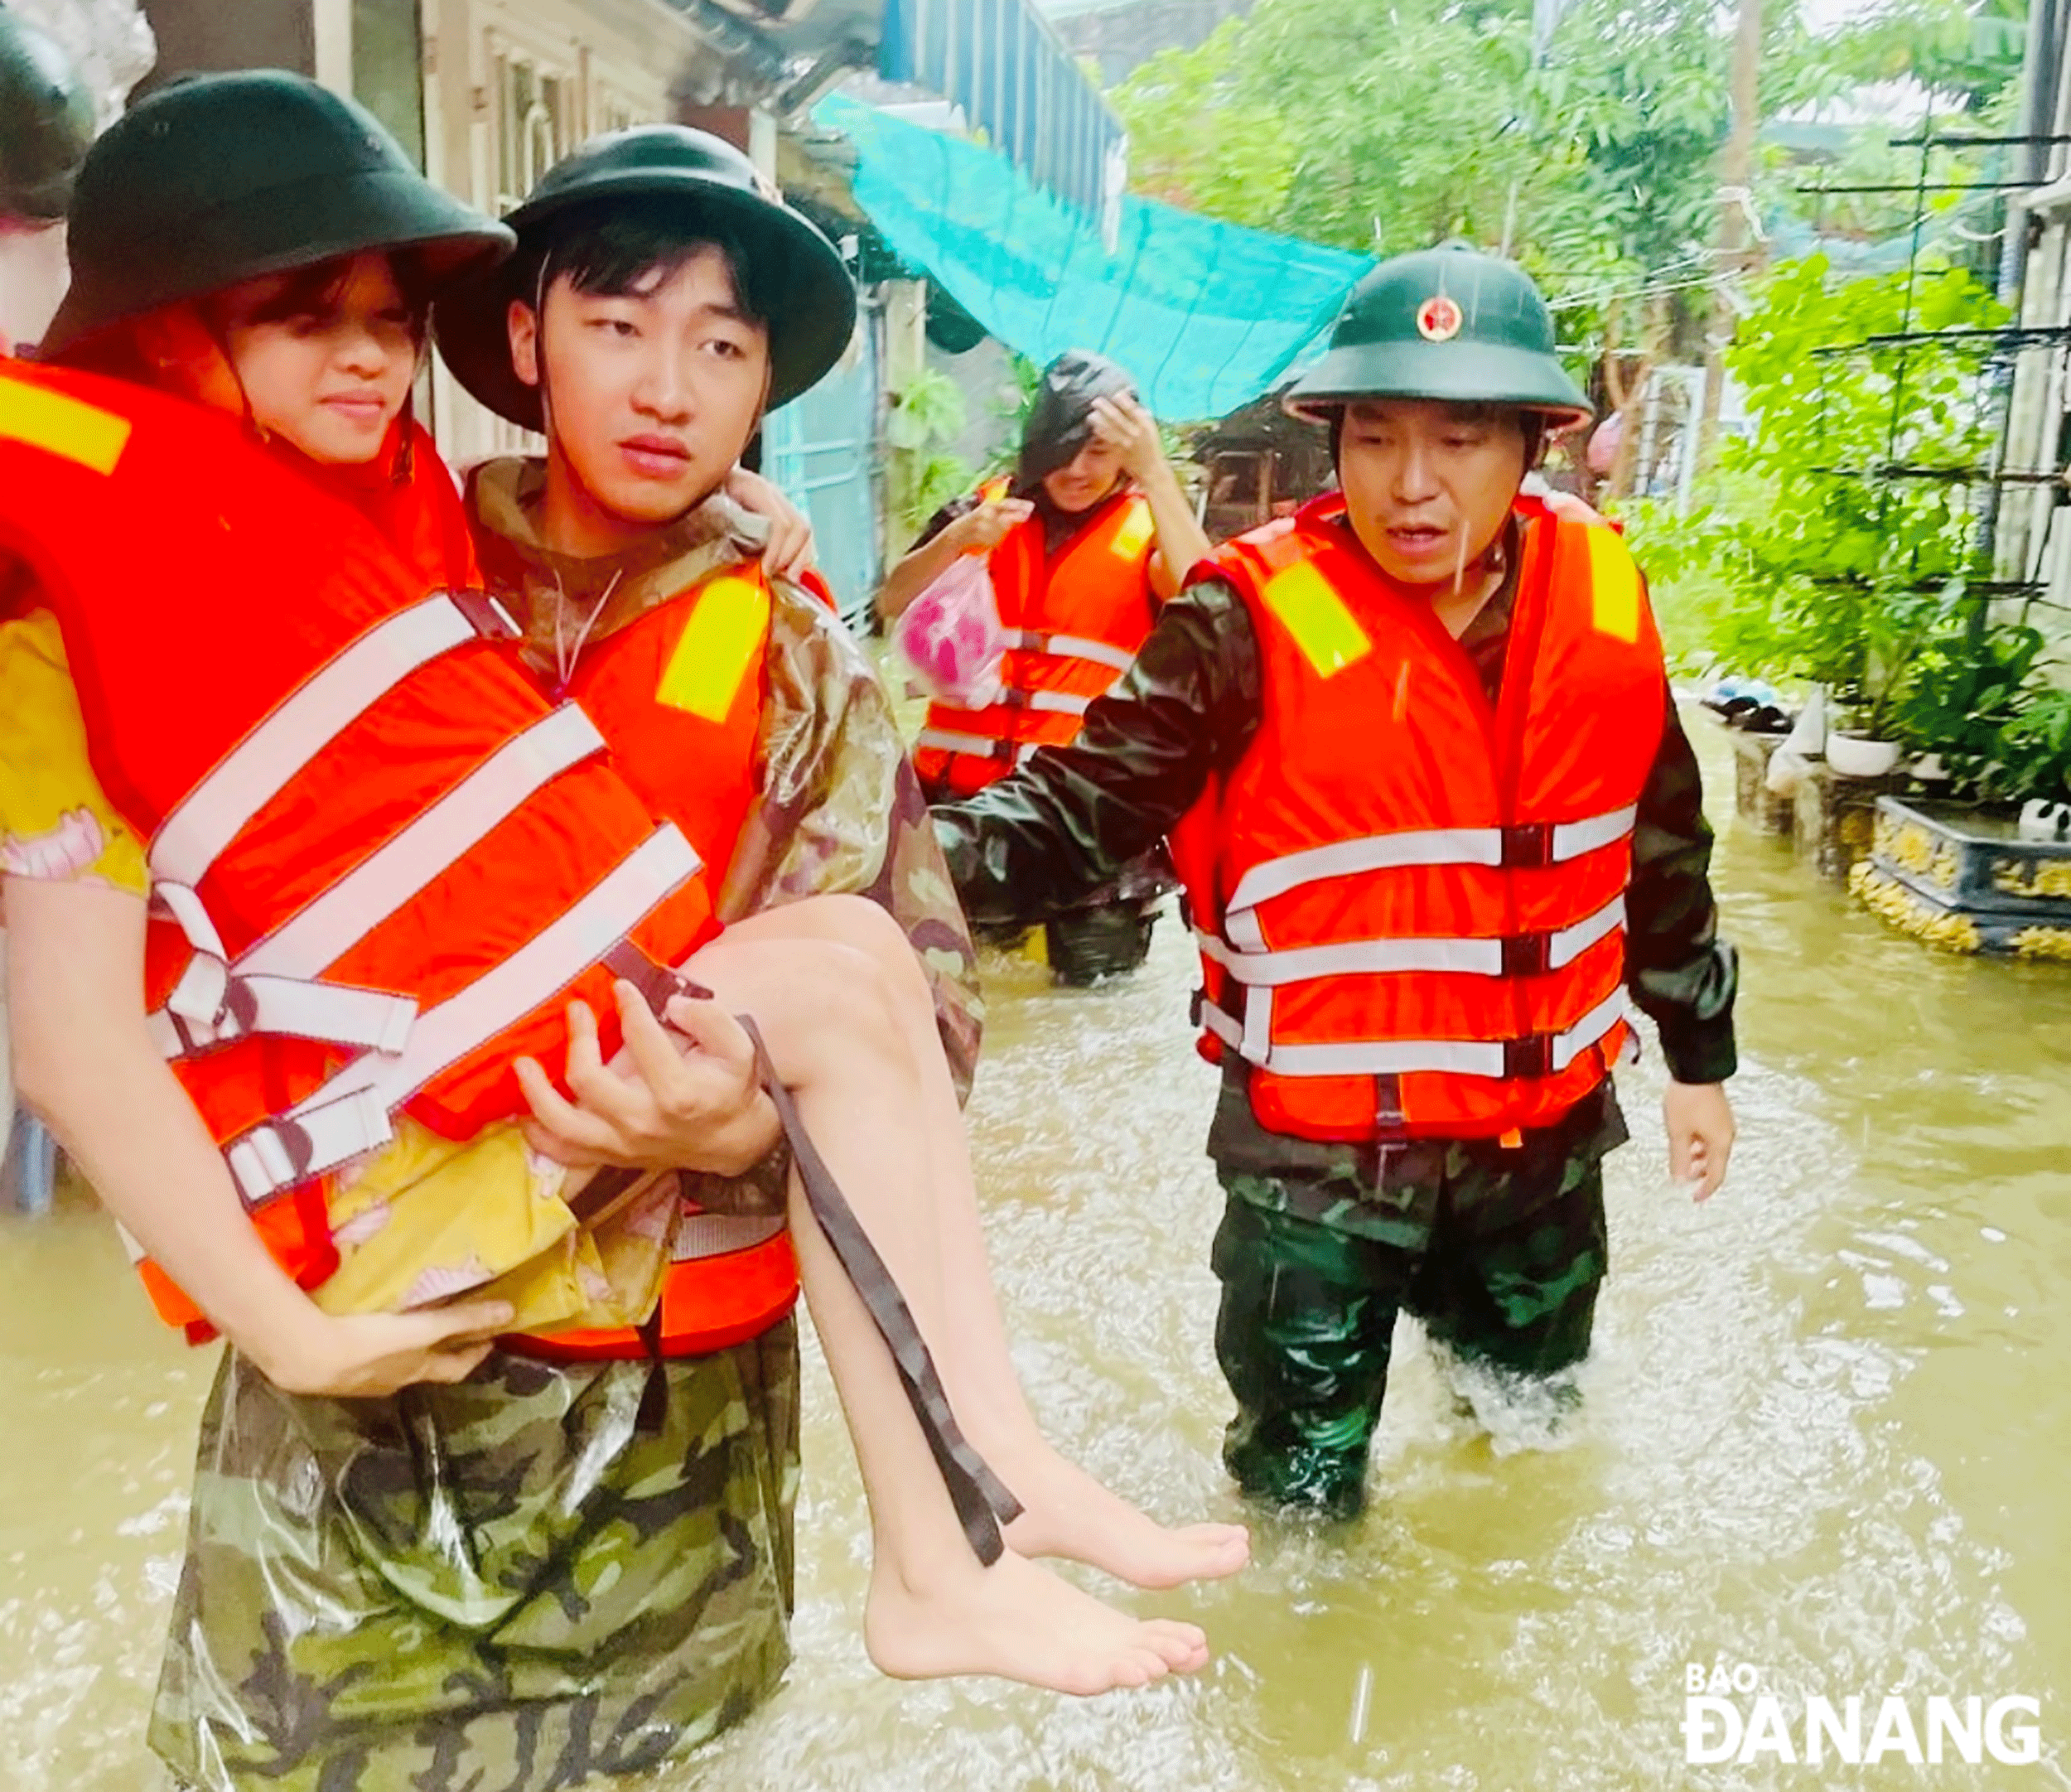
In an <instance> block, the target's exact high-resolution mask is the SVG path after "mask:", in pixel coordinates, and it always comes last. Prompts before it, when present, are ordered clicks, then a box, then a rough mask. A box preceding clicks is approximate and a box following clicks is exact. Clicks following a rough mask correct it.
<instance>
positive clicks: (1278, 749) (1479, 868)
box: [1172, 493, 1667, 1139]
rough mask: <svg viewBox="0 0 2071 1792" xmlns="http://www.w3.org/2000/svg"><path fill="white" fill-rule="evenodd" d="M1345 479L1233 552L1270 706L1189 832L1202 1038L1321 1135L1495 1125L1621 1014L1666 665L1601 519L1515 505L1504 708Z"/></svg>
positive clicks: (1565, 1079) (1557, 1092) (1537, 1101)
mask: <svg viewBox="0 0 2071 1792" xmlns="http://www.w3.org/2000/svg"><path fill="white" fill-rule="evenodd" d="M1519 521H1520V534H1521V536H1522V539H1523V548H1522V552H1523V564H1522V566H1521V567H1520V568H1519V577H1518V587H1517V598H1516V607H1515V610H1514V611H1513V617H1512V621H1511V626H1510V638H1509V646H1508V649H1507V655H1508V657H1507V658H1506V659H1505V661H1504V677H1503V683H1502V696H1501V700H1500V702H1499V703H1497V704H1496V705H1494V706H1493V707H1492V706H1491V705H1490V703H1489V700H1488V698H1487V696H1486V694H1485V692H1484V687H1483V685H1482V683H1481V680H1480V677H1479V676H1478V675H1477V674H1476V672H1475V667H1474V665H1473V663H1472V662H1471V661H1470V659H1469V658H1468V655H1467V654H1466V652H1465V650H1463V649H1462V648H1461V647H1460V645H1459V643H1458V642H1456V641H1455V640H1453V639H1452V637H1451V635H1448V634H1447V633H1446V630H1445V628H1444V627H1443V626H1442V625H1441V623H1440V622H1439V621H1437V619H1436V616H1434V615H1433V614H1432V613H1431V608H1430V606H1428V605H1427V604H1426V603H1423V602H1421V601H1417V600H1416V599H1414V598H1412V597H1407V596H1405V595H1404V594H1402V592H1399V591H1398V589H1397V588H1396V587H1393V586H1392V585H1391V584H1390V583H1389V582H1388V581H1387V580H1386V579H1385V578H1384V577H1382V575H1381V574H1380V572H1378V569H1377V568H1375V567H1374V565H1373V562H1372V560H1371V559H1370V558H1369V557H1368V556H1367V554H1366V553H1365V552H1364V550H1363V549H1362V548H1360V547H1359V544H1358V543H1357V541H1356V539H1354V537H1353V535H1352V534H1351V532H1350V530H1349V528H1348V527H1346V526H1345V524H1344V499H1343V497H1342V496H1341V495H1338V494H1336V493H1331V494H1329V495H1325V497H1323V498H1320V499H1318V500H1315V501H1314V502H1313V503H1311V504H1310V505H1306V506H1305V507H1304V508H1303V509H1302V510H1300V511H1299V512H1297V513H1296V514H1295V515H1294V516H1292V517H1289V518H1286V519H1282V520H1280V521H1277V522H1275V523H1272V524H1267V526H1266V527H1265V528H1263V529H1258V530H1256V531H1254V532H1253V533H1252V534H1248V535H1244V536H1240V537H1239V538H1238V539H1236V540H1234V541H1233V542H1230V543H1228V544H1226V545H1225V546H1224V548H1221V549H1220V550H1219V552H1218V553H1216V554H1215V555H1214V558H1213V564H1214V568H1215V570H1216V572H1218V573H1219V575H1220V576H1222V577H1224V578H1226V579H1228V580H1229V582H1231V583H1232V584H1233V586H1235V587H1236V588H1237V589H1238V591H1239V592H1241V593H1243V598H1244V601H1245V604H1246V606H1247V607H1248V609H1249V611H1250V612H1251V615H1252V618H1253V624H1254V626H1255V627H1256V629H1257V630H1258V643H1259V650H1260V655H1261V659H1262V665H1263V676H1264V686H1265V690H1264V700H1263V714H1262V725H1261V727H1260V729H1259V732H1258V737H1256V738H1255V739H1254V740H1253V742H1252V744H1251V746H1250V747H1249V749H1248V751H1247V752H1246V753H1245V755H1244V756H1243V761H1241V762H1240V764H1239V765H1238V767H1237V769H1236V770H1235V771H1234V772H1233V774H1232V775H1230V777H1229V780H1228V783H1227V785H1226V786H1224V787H1219V788H1211V790H1209V792H1208V793H1207V794H1206V795H1204V798H1203V799H1202V801H1201V803H1200V805H1198V806H1197V808H1196V809H1195V810H1194V812H1193V813H1192V814H1190V815H1189V816H1188V817H1187V818H1186V819H1185V822H1184V823H1183V824H1182V825H1181V827H1180V829H1179V830H1178V832H1177V833H1175V835H1174V837H1173V840H1172V848H1173V854H1174V857H1175V860H1176V861H1177V862H1178V866H1179V870H1180V877H1182V878H1183V879H1184V881H1185V884H1186V886H1187V891H1188V901H1189V906H1190V912H1191V914H1192V916H1193V918H1194V921H1195V928H1196V931H1197V935H1198V938H1199V941H1200V948H1201V952H1202V965H1203V973H1204V988H1203V990H1202V993H1201V995H1200V997H1199V1005H1200V1013H1199V1019H1200V1022H1201V1023H1202V1024H1203V1026H1204V1034H1203V1036H1202V1040H1201V1049H1202V1051H1203V1054H1204V1055H1205V1056H1207V1057H1209V1059H1210V1060H1219V1059H1220V1058H1221V1055H1222V1054H1223V1053H1224V1051H1230V1050H1233V1051H1237V1052H1238V1054H1239V1055H1241V1056H1242V1057H1243V1059H1244V1060H1246V1061H1247V1062H1248V1064H1249V1065H1250V1067H1251V1068H1250V1073H1249V1084H1250V1092H1251V1100H1252V1105H1253V1111H1254V1112H1255V1113H1257V1115H1258V1118H1259V1120H1260V1122H1261V1123H1262V1124H1263V1125H1265V1126H1266V1127H1267V1128H1270V1129H1272V1130H1273V1131H1276V1132H1282V1133H1292V1134H1295V1135H1297V1136H1299V1137H1301V1138H1318V1139H1370V1138H1409V1137H1436V1138H1502V1137H1506V1136H1509V1135H1510V1134H1512V1133H1516V1132H1518V1131H1519V1130H1521V1129H1523V1128H1527V1127H1533V1126H1542V1125H1545V1124H1547V1123H1550V1122H1551V1121H1552V1120H1554V1119H1556V1118H1558V1117H1559V1116H1560V1115H1561V1114H1562V1113H1565V1112H1566V1111H1567V1109H1570V1108H1571V1107H1572V1106H1573V1105H1574V1104H1576V1102H1577V1101H1579V1100H1581V1098H1582V1097H1583V1096H1584V1095H1585V1094H1587V1093H1588V1092H1589V1091H1590V1090H1591V1089H1593V1088H1594V1087H1595V1085H1596V1084H1598V1083H1599V1082H1600V1081H1601V1080H1603V1078H1604V1076H1605V1075H1606V1073H1607V1071H1608V1069H1609V1067H1610V1065H1611V1064H1612V1063H1613V1062H1615V1059H1616V1056H1617V1054H1618V1052H1619V1051H1620V1047H1621V1046H1622V1045H1623V1043H1624V1039H1625V1036H1626V1026H1625V1022H1624V1012H1625V1007H1624V968H1625V954H1624V890H1625V886H1626V883H1627V882H1628V879H1629V876H1630V872H1631V867H1632V830H1633V826H1634V819H1635V815H1636V813H1637V804H1638V803H1639V795H1640V792H1641V790H1642V789H1643V787H1644V784H1645V782H1646V780H1647V776H1648V774H1649V770H1650V769H1651V767H1652V766H1653V761H1654V756H1655V753H1656V751H1657V749H1658V746H1659V744H1660V739H1661V732H1662V727H1663V716H1664V714H1665V705H1666V701H1667V695H1666V687H1667V674H1666V673H1665V671H1664V669H1663V664H1662V656H1661V646H1660V642H1659V640H1658V637H1657V636H1656V635H1655V632H1654V625H1653V617H1652V616H1651V614H1650V612H1649V608H1648V605H1647V600H1646V593H1645V590H1644V586H1643V584H1642V582H1641V580H1640V577H1639V571H1638V568H1635V567H1634V564H1633V562H1632V558H1631V556H1630V555H1629V553H1627V552H1626V549H1625V545H1624V542H1623V541H1622V540H1621V539H1620V538H1619V536H1618V535H1617V534H1615V533H1614V532H1613V531H1611V530H1610V529H1601V528H1588V527H1584V526H1582V525H1581V524H1573V523H1566V522H1557V521H1556V520H1555V519H1553V518H1552V516H1551V515H1549V514H1547V513H1546V512H1545V511H1544V510H1542V508H1540V507H1538V506H1536V505H1530V504H1528V503H1527V504H1521V505H1520V506H1519Z"/></svg>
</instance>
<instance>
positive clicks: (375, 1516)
mask: <svg viewBox="0 0 2071 1792" xmlns="http://www.w3.org/2000/svg"><path fill="white" fill-rule="evenodd" d="M665 1373H666V1374H667V1376H668V1378H669V1401H668V1403H667V1406H666V1409H665V1412H664V1416H663V1419H662V1422H661V1425H660V1427H659V1429H643V1428H642V1427H640V1423H639V1422H638V1414H639V1410H640V1395H641V1393H642V1390H643V1389H644V1387H645V1385H646V1383H647V1378H648V1374H649V1369H648V1366H647V1365H645V1364H644V1363H637V1362H635V1363H610V1364H603V1365H595V1366H586V1367H582V1368H578V1369H566V1368H553V1367H549V1366H548V1365H545V1364H543V1363H539V1362H537V1361H534V1360H531V1359H529V1358H526V1357H522V1356H518V1355H510V1354H508V1353H504V1352H498V1353H496V1354H495V1355H491V1356H490V1359H489V1360H488V1362H487V1363H486V1364H485V1365H484V1366H483V1367H482V1368H481V1369H478V1370H477V1371H476V1374H474V1375H473V1376H472V1377H471V1378H470V1379H468V1380H467V1381H466V1382H465V1383H462V1384H460V1385H459V1386H457V1387H451V1388H440V1387H429V1386H426V1387H418V1388H413V1389H406V1390H405V1391H404V1392H403V1394H400V1395H398V1396H397V1397H395V1398H392V1399H380V1400H323V1399H309V1398H299V1397H297V1396H294V1395H290V1394H282V1392H280V1390H279V1389H276V1388H274V1387H273V1385H272V1384H270V1383H268V1381H267V1380H266V1379H265V1378H264V1377H263V1376H262V1375H261V1374H259V1373H258V1371H257V1370H256V1369H253V1368H252V1367H251V1365H249V1364H248V1363H247V1362H245V1361H244V1360H242V1359H241V1358H239V1357H238V1356H236V1355H234V1354H231V1355H226V1357H225V1359H224V1364H223V1367H222V1369H221V1370H220V1373H219V1374H218V1376H217V1378H216V1384H215V1390H214V1392H213V1394H211V1396H210V1401H209V1405H208V1408H207V1411H206V1413H205V1416H204V1418H203V1421H202V1432H201V1445H200V1461H199V1464H198V1467H197V1472H196V1487H195V1498H194V1507H193V1512H192V1516H191V1519H190V1521H189V1531H188V1538H187V1554H186V1563H185V1566H184V1567H183V1569H182V1572H181V1580H180V1586H179V1590H178V1592H177V1595H176V1599H175V1602H174V1608H173V1627H172V1635H171V1641H170V1643H169V1645H168V1646H167V1657H166V1664H165V1668H164V1672H163V1674H162V1678H161V1680H160V1683H159V1688H158V1698H157V1706H156V1708H155V1709H154V1711H153V1713H152V1726H151V1746H152V1748H153V1749H154V1750H155V1751H157V1754H158V1755H159V1756H162V1758H163V1759H164V1760H165V1761H167V1764H168V1765H171V1768H172V1769H173V1770H174V1772H175V1774H176V1775H177V1776H178V1777H180V1778H181V1780H185V1781H186V1782H187V1783H188V1784H190V1785H193V1786H196V1787H201V1788H205V1789H207V1792H226V1789H229V1788H233V1787H253V1786H265V1787H268V1788H289V1789H302V1792H401V1789H403V1788H406V1787H407V1788H409V1789H411V1792H490V1789H492V1788H493V1789H495V1792H548V1788H558V1787H563V1786H573V1785H579V1784H581V1783H582V1781H584V1780H587V1779H588V1778H589V1777H590V1776H591V1775H599V1774H630V1773H638V1772H642V1771H644V1770H649V1769H651V1768H653V1767H654V1766H655V1765H657V1764H659V1762H661V1761H664V1760H665V1759H667V1758H669V1756H674V1755H677V1754H680V1753H682V1752H683V1751H685V1750H687V1749H689V1748H692V1747H693V1746H696V1745H697V1744H698V1743H700V1742H702V1741H705V1740H706V1739H707V1738H708V1737H710V1736H712V1735H713V1734H714V1733H716V1732H717V1731H719V1730H720V1729H722V1728H723V1727H726V1726H727V1725H728V1724H731V1723H732V1722H736V1720H738V1719H739V1718H741V1717H743V1716H745V1715H746V1713H747V1712H749V1711H750V1710H751V1709H752V1708H753V1707H755V1706H756V1704H757V1703H760V1701H761V1700H762V1699H763V1698H765V1696H766V1695H767V1694H768V1693H770V1691H771V1690H772V1689H773V1688H775V1685H776V1683H778V1681H779V1680H780V1678H781V1677H782V1675H783V1673H784V1668H785V1666H786V1665H787V1664H788V1663H789V1613H790V1609H791V1576H792V1548H791V1544H792V1512H793V1506H794V1500H795V1495H796V1491H797V1485H798V1466H799V1432H798V1422H799V1412H798V1389H799V1377H798V1333H797V1329H796V1326H795V1323H794V1321H789V1320H787V1321H784V1323H782V1324H781V1325H780V1326H777V1327H775V1329H774V1330H773V1331H770V1332H767V1333H765V1335H764V1336H762V1337H760V1338H759V1339H757V1340H754V1341H753V1342H751V1343H749V1344H746V1345H739V1346H736V1348H735V1349H733V1350H726V1351H722V1352H719V1353H717V1354H716V1355H712V1356H708V1357H701V1358H697V1359H693V1360H685V1361H683V1362H679V1363H673V1364H671V1365H669V1367H668V1369H667V1370H666V1371H665Z"/></svg>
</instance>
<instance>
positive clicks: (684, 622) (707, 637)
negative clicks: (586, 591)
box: [514, 561, 826, 1362]
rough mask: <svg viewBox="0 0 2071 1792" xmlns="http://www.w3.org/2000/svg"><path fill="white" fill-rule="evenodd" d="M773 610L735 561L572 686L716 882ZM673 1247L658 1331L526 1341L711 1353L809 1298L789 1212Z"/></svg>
mask: <svg viewBox="0 0 2071 1792" xmlns="http://www.w3.org/2000/svg"><path fill="white" fill-rule="evenodd" d="M808 589H809V590H812V587H810V586H809V587H808ZM813 595H814V596H815V597H820V592H818V591H813ZM821 601H826V600H825V599H824V598H822V600H821ZM770 615H771V597H770V586H769V582H768V580H767V579H766V578H765V576H764V574H763V571H762V568H761V566H760V563H757V562H754V561H749V562H745V563H741V564H740V565H738V566H733V567H728V568H722V569H721V570H720V571H717V572H714V573H713V574H712V576H710V577H707V578H706V579H704V580H702V582H699V583H698V585H697V586H696V587H693V588H692V589H691V590H689V591H688V592H683V593H682V594H680V595H679V596H678V597H674V598H672V599H671V600H670V601H669V602H667V603H665V604H660V605H658V606H655V607H654V609H652V610H649V611H648V612H647V613H646V614H645V615H644V616H640V618H639V619H638V620H636V621H633V622H630V623H629V624H627V625H626V626H625V627H624V628H622V629H620V630H616V632H615V633H613V634H611V635H606V637H605V638H604V639H603V640H600V641H595V642H592V643H591V645H589V646H587V648H585V649H584V650H583V652H582V655H581V657H580V658H579V659H577V661H576V664H575V669H574V672H573V674H572V676H571V678H570V679H569V682H568V687H567V694H568V696H570V697H571V698H573V699H574V700H575V701H577V703H581V704H582V708H583V709H584V711H585V712H587V713H588V714H589V715H590V716H591V717H592V718H593V719H594V720H595V721H596V723H597V725H598V727H601V729H602V730H603V731H604V734H605V737H606V739H608V740H609V741H611V759H612V763H613V764H614V765H615V766H616V767H617V768H618V771H619V774H620V776H622V777H623V778H624V779H625V781H626V782H627V783H628V784H630V785H632V787H633V788H634V790H635V791H637V792H638V793H639V794H640V797H641V799H642V800H643V801H644V802H645V803H646V804H647V806H648V808H649V810H650V811H651V812H652V813H653V814H656V815H659V816H664V817H666V818H667V819H669V820H670V821H672V822H673V823H675V824H676V825H677V826H678V827H679V828H682V829H683V833H685V835H687V836H688V838H689V840H690V843H691V844H692V845H693V847H695V848H697V850H698V857H700V858H702V860H703V861H704V862H705V863H706V864H707V866H709V867H712V870H711V875H712V877H714V878H715V879H718V878H723V877H725V875H726V868H727V866H728V865H729V864H730V863H731V862H732V859H733V855H734V849H735V847H736V843H738V841H739V839H740V836H741V826H742V824H744V823H745V822H746V819H747V817H748V813H749V809H750V808H751V805H752V804H754V803H755V801H756V798H757V795H758V792H759V790H760V778H759V775H758V767H759V765H760V742H761V732H762V709H763V698H764V693H765V690H766V688H767V686H766V684H765V680H764V678H763V667H764V664H765V660H766V659H767V657H768V654H769V645H770ZM670 1254H671V1258H672V1261H671V1262H670V1263H669V1268H668V1270H667V1271H666V1272H665V1273H664V1279H663V1283H662V1298H661V1305H660V1307H659V1310H658V1311H657V1313H656V1316H655V1318H654V1321H651V1322H650V1323H649V1326H646V1327H645V1328H644V1332H645V1336H643V1333H642V1331H636V1330H635V1329H633V1328H631V1327H611V1328H606V1329H599V1330H594V1331H558V1332H554V1333H552V1334H550V1335H548V1336H540V1337H529V1338H525V1339H522V1340H514V1341H515V1342H516V1343H517V1345H518V1347H519V1349H521V1350H525V1351H527V1352H528V1353H529V1354H531V1355H538V1356H543V1357H546V1358H548V1359H549V1360H554V1361H558V1362H587V1361H592V1360H600V1359H625V1358H630V1357H639V1356H643V1355H649V1354H650V1353H652V1354H659V1355H663V1356H691V1355H698V1354H701V1353H702V1352H704V1351H707V1350H721V1349H723V1348H725V1347H726V1346H727V1345H731V1344H738V1343H741V1341H743V1340H746V1339H748V1338H752V1337H755V1336H758V1335H759V1334H760V1333H761V1332H763V1331H767V1330H768V1329H769V1327H770V1326H773V1325H775V1323H776V1321H778V1320H780V1319H781V1318H783V1316H784V1315H785V1314H786V1313H787V1312H789V1311H790V1310H791V1307H792V1306H793V1304H794V1302H796V1301H797V1299H798V1292H799V1279H798V1258H797V1257H796V1256H795V1255H794V1253H793V1251H792V1249H791V1238H790V1234H789V1232H787V1231H786V1230H785V1229H784V1219H783V1216H782V1215H771V1216H769V1217H766V1218H755V1217H749V1216H736V1215H722V1214H704V1213H698V1212H694V1211H686V1212H684V1213H683V1215H681V1216H680V1218H679V1219H678V1222H677V1226H676V1230H675V1233H674V1234H673V1238H672V1239H671V1242H670Z"/></svg>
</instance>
